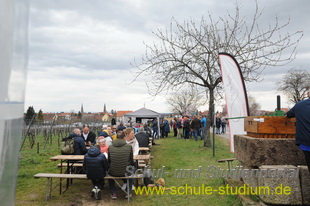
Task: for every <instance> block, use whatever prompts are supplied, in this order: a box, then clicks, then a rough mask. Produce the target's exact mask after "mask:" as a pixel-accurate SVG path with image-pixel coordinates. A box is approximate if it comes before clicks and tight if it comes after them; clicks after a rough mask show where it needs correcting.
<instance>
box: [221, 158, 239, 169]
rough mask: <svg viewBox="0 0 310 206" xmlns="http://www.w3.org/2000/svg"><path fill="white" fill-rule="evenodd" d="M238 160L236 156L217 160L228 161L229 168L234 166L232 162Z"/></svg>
mask: <svg viewBox="0 0 310 206" xmlns="http://www.w3.org/2000/svg"><path fill="white" fill-rule="evenodd" d="M234 160H236V158H227V159H220V160H217V162H227V163H228V169H231V168H232V162H233V161H234Z"/></svg>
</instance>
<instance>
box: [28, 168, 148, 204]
mask: <svg viewBox="0 0 310 206" xmlns="http://www.w3.org/2000/svg"><path fill="white" fill-rule="evenodd" d="M34 178H36V179H38V178H47V185H46V195H45V200H48V199H50V198H51V197H52V191H53V189H54V188H53V187H52V179H53V178H59V179H87V176H86V174H57V173H38V174H35V175H34ZM142 178H143V175H142V174H136V175H133V176H127V177H114V176H110V175H106V176H105V177H104V179H105V180H107V179H113V180H118V179H142ZM55 188H56V187H55ZM127 188H128V190H127V193H129V187H127ZM129 201H130V196H129V195H128V202H129Z"/></svg>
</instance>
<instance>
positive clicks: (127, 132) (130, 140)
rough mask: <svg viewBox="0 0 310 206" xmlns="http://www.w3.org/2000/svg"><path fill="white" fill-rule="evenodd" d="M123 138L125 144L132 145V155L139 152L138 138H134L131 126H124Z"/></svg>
mask: <svg viewBox="0 0 310 206" xmlns="http://www.w3.org/2000/svg"><path fill="white" fill-rule="evenodd" d="M124 133H125V140H126V142H127V144H129V145H131V146H132V150H133V155H138V154H139V143H138V140H137V139H136V138H135V133H134V129H133V128H126V129H125V131H124Z"/></svg>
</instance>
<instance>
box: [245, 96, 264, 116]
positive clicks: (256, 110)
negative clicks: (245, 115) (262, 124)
mask: <svg viewBox="0 0 310 206" xmlns="http://www.w3.org/2000/svg"><path fill="white" fill-rule="evenodd" d="M248 102H249V111H250V114H249V115H251V116H257V115H260V113H261V112H260V109H261V105H260V104H259V103H258V102H256V99H255V98H254V97H253V96H252V95H249V94H248Z"/></svg>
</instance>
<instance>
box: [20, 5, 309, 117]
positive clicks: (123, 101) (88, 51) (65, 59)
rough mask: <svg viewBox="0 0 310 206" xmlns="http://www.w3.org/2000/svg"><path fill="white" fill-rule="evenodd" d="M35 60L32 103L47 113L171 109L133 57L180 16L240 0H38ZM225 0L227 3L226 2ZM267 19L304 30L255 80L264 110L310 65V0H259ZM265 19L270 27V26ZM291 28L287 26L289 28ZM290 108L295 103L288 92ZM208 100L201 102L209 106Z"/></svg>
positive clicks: (217, 10)
mask: <svg viewBox="0 0 310 206" xmlns="http://www.w3.org/2000/svg"><path fill="white" fill-rule="evenodd" d="M30 2H31V3H30V15H29V17H30V25H29V63H28V79H27V88H26V102H25V109H27V108H28V106H34V109H35V110H36V111H38V110H39V109H42V110H43V112H60V111H65V112H70V111H75V112H78V111H79V110H80V108H81V104H83V106H84V111H86V112H99V111H102V110H103V105H104V104H106V106H107V110H108V111H110V110H111V109H113V110H137V109H140V108H141V107H143V106H144V105H145V107H146V108H149V109H152V110H155V111H158V112H169V108H168V106H167V105H166V103H165V97H163V96H159V97H157V98H155V99H153V98H152V97H150V96H149V94H148V91H147V88H146V85H145V81H147V80H148V79H149V77H143V76H142V77H140V78H139V79H138V80H137V81H135V82H134V83H132V84H129V82H131V81H132V80H133V76H132V75H131V73H130V70H133V69H134V68H133V67H132V66H131V64H130V63H132V62H133V61H134V59H135V58H136V59H137V60H139V59H141V56H142V55H143V54H144V52H145V46H144V44H143V42H146V43H148V44H151V43H152V42H154V41H156V39H155V37H154V35H153V34H152V31H155V30H156V29H157V28H165V27H167V26H169V23H170V21H171V18H172V17H174V18H175V19H176V20H178V21H183V20H188V19H190V18H193V19H199V18H201V17H202V16H206V15H208V12H210V13H211V14H212V16H213V18H215V19H216V18H217V17H218V16H221V15H223V14H225V13H226V12H227V10H232V9H233V8H234V3H233V1H228V0H226V1H219V0H192V1H185V0H104V1H103V0H88V1H85V0H53V1H51V0H31V1H30ZM224 2H225V3H224ZM239 2H241V3H242V5H243V8H242V11H241V14H242V15H244V16H247V15H250V14H252V13H253V11H254V9H255V2H254V0H243V1H239ZM258 2H259V6H260V7H261V8H262V9H264V11H263V17H262V19H263V20H264V21H266V25H268V23H272V22H273V21H274V19H275V17H276V15H277V16H278V18H279V19H280V21H282V20H287V19H288V18H289V17H290V18H291V24H290V26H289V27H288V28H287V29H288V30H287V32H293V31H297V30H303V31H304V37H303V39H302V40H301V42H300V44H299V47H298V55H297V58H296V60H294V61H293V62H291V63H290V64H289V65H286V66H283V67H277V68H266V69H265V71H264V72H263V75H264V80H263V81H262V82H259V83H251V84H247V90H248V91H249V92H250V94H251V95H252V96H254V97H255V98H256V100H257V102H258V103H260V104H261V106H262V109H266V110H273V109H274V108H275V107H276V95H277V92H276V85H275V82H276V81H278V80H280V79H281V78H282V76H283V74H285V73H286V72H287V71H288V69H290V68H303V69H307V70H308V71H309V70H310V67H309V57H310V53H309V51H310V33H309V32H310V29H309V26H308V20H309V17H310V13H309V8H310V1H308V0H297V1H291V0H273V1H270V0H258ZM266 25H264V26H266ZM285 32H286V31H285ZM282 99H283V100H282V106H283V107H287V106H292V105H289V104H287V103H286V100H285V99H284V97H283V98H282ZM205 108H207V107H206V106H205V107H203V108H201V109H202V110H203V109H205Z"/></svg>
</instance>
